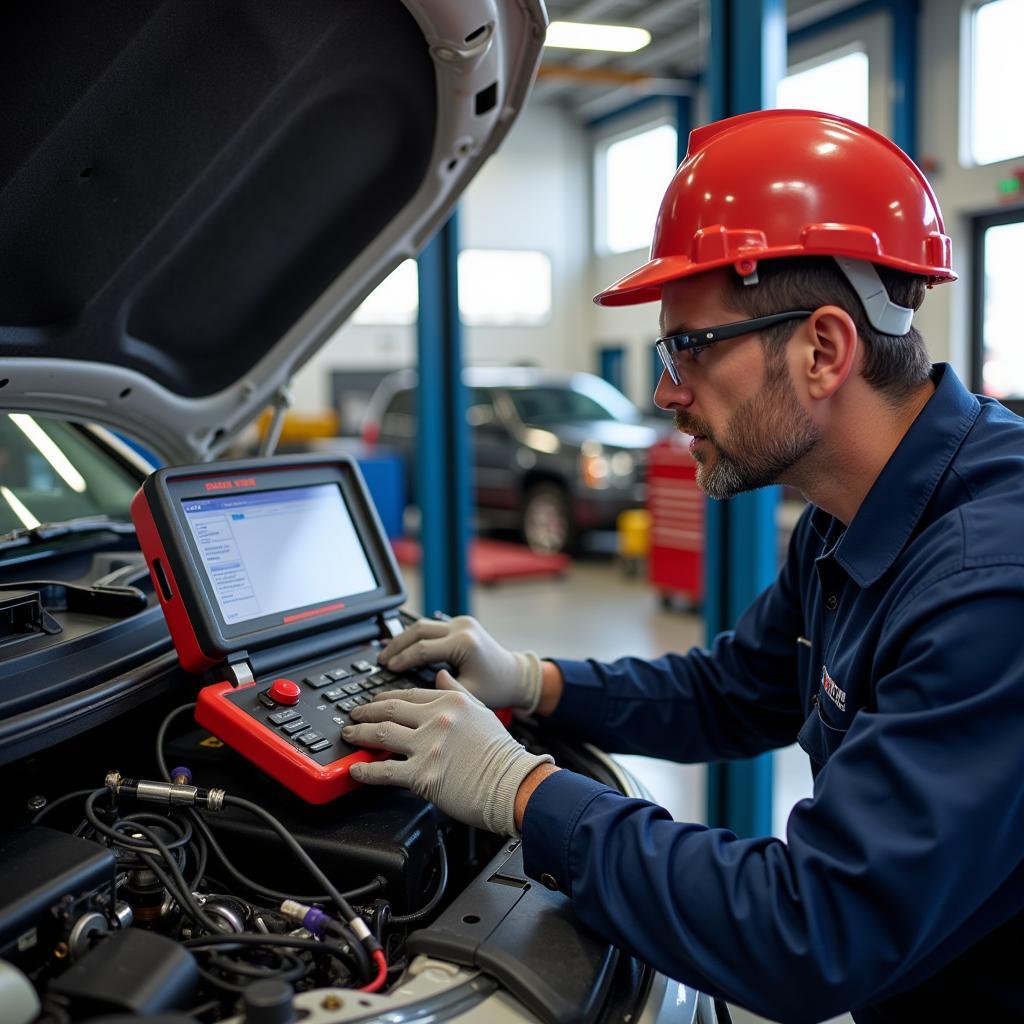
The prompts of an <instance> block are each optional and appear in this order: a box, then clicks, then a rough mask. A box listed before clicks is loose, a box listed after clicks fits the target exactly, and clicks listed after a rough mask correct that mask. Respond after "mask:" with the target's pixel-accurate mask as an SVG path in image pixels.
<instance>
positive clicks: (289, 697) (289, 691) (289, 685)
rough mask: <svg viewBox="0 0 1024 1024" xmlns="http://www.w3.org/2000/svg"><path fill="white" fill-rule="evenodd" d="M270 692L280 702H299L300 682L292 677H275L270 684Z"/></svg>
mask: <svg viewBox="0 0 1024 1024" xmlns="http://www.w3.org/2000/svg"><path fill="white" fill-rule="evenodd" d="M269 692H270V696H271V697H273V698H274V700H276V701H277V703H278V704H298V703H299V693H300V691H299V684H298V683H293V682H292V681H291V680H290V679H275V680H274V681H273V682H272V683H271V684H270V691H269Z"/></svg>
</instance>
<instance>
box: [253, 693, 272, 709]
mask: <svg viewBox="0 0 1024 1024" xmlns="http://www.w3.org/2000/svg"><path fill="white" fill-rule="evenodd" d="M257 699H258V700H259V702H260V703H261V704H262V705H263V706H264V707H265V708H276V707H277V701H276V700H274V698H273V697H271V696H270V694H269V693H268V692H267V691H266V690H264V691H263V692H262V693H261V694H259V695H258V697H257Z"/></svg>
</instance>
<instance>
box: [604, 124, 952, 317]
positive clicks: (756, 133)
mask: <svg viewBox="0 0 1024 1024" xmlns="http://www.w3.org/2000/svg"><path fill="white" fill-rule="evenodd" d="M780 256H845V257H849V258H851V259H854V260H863V261H866V262H870V263H879V264H883V265H885V266H887V267H895V268H897V269H898V270H905V271H908V272H909V273H912V274H920V275H922V276H924V277H927V278H928V279H929V284H938V283H939V282H942V281H955V280H956V274H955V273H953V269H952V266H951V263H950V257H951V246H950V240H949V237H948V236H947V235H946V234H945V229H944V227H943V224H942V214H941V212H940V211H939V204H938V202H937V200H936V199H935V193H934V192H933V191H932V189H931V186H930V185H929V184H928V182H927V180H926V179H925V176H924V175H923V174H922V173H921V170H920V169H919V168H918V167H917V165H916V164H915V163H914V162H913V161H912V160H911V159H910V157H908V156H907V155H906V153H904V152H903V150H901V149H900V148H899V147H898V146H896V145H895V144H894V143H892V142H890V141H889V139H887V138H885V136H884V135H879V134H878V132H875V131H872V130H871V129H870V128H867V127H865V126H864V125H862V124H857V123H856V122H855V121H848V120H846V119H845V118H842V117H836V116H834V115H832V114H821V113H816V112H814V111H810V110H759V111H755V112H754V113H751V114H740V115H739V116H738V117H729V118H726V119H725V120H724V121H716V122H715V123H714V124H709V125H706V126H705V127H703V128H697V129H695V130H694V131H692V132H690V140H689V145H688V147H687V150H686V159H685V160H683V162H682V163H681V164H680V165H679V169H678V170H677V171H676V173H675V176H674V177H673V179H672V181H671V183H670V184H669V186H668V191H666V193H665V198H664V199H663V200H662V202H661V209H660V210H659V211H658V220H657V224H656V225H655V228H654V243H653V244H652V246H651V258H650V260H648V262H647V263H645V264H644V265H643V266H642V267H640V268H639V269H637V270H634V271H633V272H632V273H631V274H627V275H626V276H625V277H624V278H622V280H620V281H616V282H615V284H613V285H612V286H611V287H609V288H606V289H605V290H604V291H603V292H601V293H600V294H599V295H597V296H595V298H594V301H595V302H598V303H600V304H601V305H603V306H628V305H633V304H634V303H637V302H651V301H654V300H655V299H659V298H661V286H662V285H663V284H664V283H665V282H666V281H673V280H675V279H677V278H680V277H688V276H689V275H691V274H699V273H703V272H704V271H706V270H713V269H714V268H716V267H727V266H733V267H735V269H736V271H737V273H739V274H741V275H743V276H747V275H750V274H752V273H753V272H754V271H755V270H756V268H757V262H758V260H763V259H772V258H773V257H780Z"/></svg>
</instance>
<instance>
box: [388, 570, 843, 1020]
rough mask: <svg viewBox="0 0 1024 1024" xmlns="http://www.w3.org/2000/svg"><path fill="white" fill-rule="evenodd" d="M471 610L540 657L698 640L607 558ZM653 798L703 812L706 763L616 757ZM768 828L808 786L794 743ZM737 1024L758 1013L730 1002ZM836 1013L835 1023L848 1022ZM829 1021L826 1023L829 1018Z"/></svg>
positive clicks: (416, 595)
mask: <svg viewBox="0 0 1024 1024" xmlns="http://www.w3.org/2000/svg"><path fill="white" fill-rule="evenodd" d="M405 576H406V585H407V589H408V591H409V601H408V604H407V607H408V608H409V609H410V610H412V611H419V610H420V585H419V578H418V575H417V574H416V572H415V571H407V572H406V573H405ZM470 604H471V609H472V612H473V614H474V615H475V616H476V617H477V618H478V619H480V621H481V622H483V623H484V624H485V625H486V626H487V628H488V630H489V631H490V632H491V633H492V635H493V636H494V637H495V639H497V640H498V641H499V642H501V643H503V644H504V645H505V646H507V647H508V648H509V649H511V650H534V651H536V652H537V653H538V654H539V655H541V657H557V656H562V657H568V658H597V659H600V660H608V661H611V660H614V659H615V658H618V657H621V656H623V655H627V654H631V655H637V656H639V657H654V656H657V655H660V654H662V653H664V652H665V651H667V650H677V651H679V650H683V651H685V650H687V649H689V648H690V647H692V646H694V645H695V644H701V643H703V642H704V624H703V621H702V619H701V617H700V615H699V614H696V613H694V612H685V611H681V610H666V609H664V608H663V607H662V603H661V600H660V596H659V595H658V594H657V593H656V592H655V591H654V590H653V589H652V588H651V587H650V586H649V585H648V584H647V582H646V580H645V579H644V578H643V575H642V574H641V575H640V576H632V577H631V576H629V575H627V574H626V573H625V572H624V571H623V569H622V567H621V566H620V565H619V564H618V563H617V562H616V560H615V559H614V558H611V557H600V556H593V555H592V556H589V557H587V558H586V559H584V560H582V561H577V562H575V563H573V566H572V568H571V570H570V571H569V572H568V573H567V574H566V575H565V576H564V577H561V578H554V579H552V578H548V579H537V580H513V581H509V582H507V583H502V584H498V585H494V586H487V587H474V588H472V590H471V596H470ZM619 760H621V761H622V763H623V764H624V765H626V766H627V767H628V768H629V770H630V771H631V772H632V773H633V774H634V775H635V776H637V778H639V779H640V780H641V781H642V782H643V783H644V785H645V786H646V787H647V788H648V790H649V791H650V792H651V794H652V795H653V797H654V799H655V800H656V801H657V802H658V803H659V804H661V805H662V806H664V807H666V808H667V809H668V810H669V812H670V813H671V814H672V816H673V817H674V818H675V819H677V820H680V821H702V820H703V819H704V813H705V809H704V799H705V795H704V794H705V777H706V773H705V769H704V767H703V766H701V765H677V764H673V763H671V762H666V761H660V760H656V759H653V758H647V757H634V756H620V758H619ZM774 762H775V794H774V807H773V832H774V833H775V834H776V835H778V836H782V835H784V830H785V821H786V818H787V817H788V814H789V810H790V808H791V807H792V806H793V804H794V803H795V802H796V801H797V800H799V799H802V798H803V797H805V796H809V795H810V792H811V775H810V770H809V768H808V766H807V759H806V756H805V755H804V754H803V752H802V751H800V750H799V749H798V748H796V747H791V748H789V749H787V750H785V751H779V752H778V753H776V755H775V758H774ZM732 1014H733V1020H734V1021H735V1022H736V1024H758V1022H762V1021H763V1018H761V1017H757V1016H754V1015H753V1014H750V1013H748V1012H747V1011H746V1010H742V1009H739V1008H737V1007H734V1008H733V1009H732ZM851 1020H852V1019H851V1018H850V1017H849V1016H843V1017H839V1018H835V1022H834V1024H850V1022H851ZM830 1024H833V1022H830Z"/></svg>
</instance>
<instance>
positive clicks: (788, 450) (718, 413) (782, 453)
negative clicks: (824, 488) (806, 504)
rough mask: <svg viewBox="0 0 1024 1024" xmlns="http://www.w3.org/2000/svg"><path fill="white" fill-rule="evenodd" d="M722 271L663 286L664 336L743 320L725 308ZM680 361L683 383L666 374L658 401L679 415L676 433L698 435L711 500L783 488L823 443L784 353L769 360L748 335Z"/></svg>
mask: <svg viewBox="0 0 1024 1024" xmlns="http://www.w3.org/2000/svg"><path fill="white" fill-rule="evenodd" d="M725 273H731V271H714V272H711V273H707V274H701V275H699V276H697V277H692V278H684V279H683V280H680V281H673V282H670V283H669V284H668V285H666V286H665V287H664V288H663V289H662V310H661V328H662V333H663V334H674V333H679V332H682V331H686V330H693V329H696V328H700V327H716V326H720V325H722V324H727V323H733V322H735V321H737V320H744V319H746V318H747V316H746V314H744V313H738V312H736V311H735V310H732V309H728V308H726V307H725V306H724V305H723V304H722V299H721V296H722V294H723V282H724V274H725ZM752 287H755V288H756V287H757V286H756V285H753V286H752ZM676 358H677V362H678V366H679V370H680V376H681V378H682V382H681V384H679V385H678V386H677V385H675V384H673V383H672V381H671V379H670V378H669V376H668V374H667V373H663V374H662V376H661V380H660V381H659V383H658V388H657V391H656V392H655V396H654V399H655V402H656V403H657V404H658V405H659V406H661V408H663V409H667V410H669V411H671V412H674V413H675V425H676V428H677V429H678V430H681V431H683V432H684V433H687V434H692V435H693V437H694V440H693V442H692V443H691V447H690V450H691V452H692V454H693V457H694V459H695V460H696V462H697V484H698V485H699V486H700V488H701V489H702V490H703V491H704V493H705V494H707V495H708V496H709V497H711V498H731V497H733V495H735V494H739V493H740V492H741V491H750V490H754V489H755V488H758V487H764V486H766V485H768V484H772V483H778V482H784V481H785V479H786V475H787V474H788V473H789V471H790V470H792V469H793V468H794V467H795V466H796V465H797V464H798V463H799V462H800V461H801V459H803V458H804V457H805V456H806V455H807V454H808V453H809V452H810V451H811V450H812V449H813V448H814V447H815V446H816V445H817V444H818V443H819V441H820V437H821V435H820V430H819V428H818V427H817V425H816V424H815V423H814V422H813V421H812V420H811V418H810V416H809V415H808V414H807V412H806V411H805V410H804V408H803V407H802V406H801V405H800V402H799V399H798V397H797V393H796V390H795V388H794V386H793V382H792V379H791V378H790V370H789V365H788V363H787V361H786V354H785V352H784V351H783V352H781V353H779V354H777V355H774V356H770V355H768V353H767V352H766V350H765V348H764V346H763V345H762V344H761V341H760V339H759V338H758V337H757V336H756V335H753V334H750V335H743V336H742V337H739V338H734V339H732V340H729V341H723V342H719V343H718V344H715V345H709V346H708V347H707V348H705V349H703V350H702V351H701V352H700V353H699V354H697V355H696V356H693V355H691V354H689V353H685V354H682V355H680V356H677V357H676Z"/></svg>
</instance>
